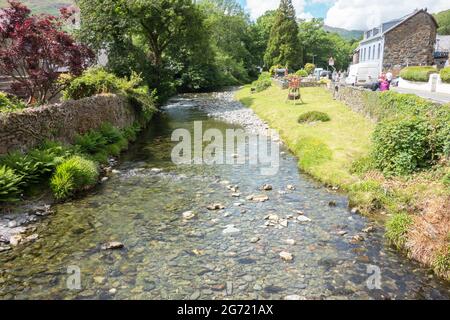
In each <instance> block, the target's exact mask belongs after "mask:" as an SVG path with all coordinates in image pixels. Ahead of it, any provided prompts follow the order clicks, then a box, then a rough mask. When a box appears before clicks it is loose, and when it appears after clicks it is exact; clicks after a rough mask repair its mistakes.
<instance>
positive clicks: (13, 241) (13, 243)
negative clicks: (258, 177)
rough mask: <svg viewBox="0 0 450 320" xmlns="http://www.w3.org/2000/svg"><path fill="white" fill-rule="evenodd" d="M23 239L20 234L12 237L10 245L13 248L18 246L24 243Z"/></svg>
mask: <svg viewBox="0 0 450 320" xmlns="http://www.w3.org/2000/svg"><path fill="white" fill-rule="evenodd" d="M22 239H23V237H22V236H21V235H20V234H15V235H12V236H11V237H10V238H9V244H10V245H11V246H13V247H15V246H18V245H19V243H20V242H22Z"/></svg>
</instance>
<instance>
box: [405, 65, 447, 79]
mask: <svg viewBox="0 0 450 320" xmlns="http://www.w3.org/2000/svg"><path fill="white" fill-rule="evenodd" d="M433 73H438V71H437V69H436V68H434V67H406V68H404V69H403V70H402V71H400V77H402V78H403V79H405V80H408V81H418V82H428V80H429V79H430V75H431V74H433Z"/></svg>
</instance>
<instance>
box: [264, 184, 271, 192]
mask: <svg viewBox="0 0 450 320" xmlns="http://www.w3.org/2000/svg"><path fill="white" fill-rule="evenodd" d="M262 189H263V190H264V191H270V190H272V189H273V188H272V186H271V185H270V184H265V185H263V186H262Z"/></svg>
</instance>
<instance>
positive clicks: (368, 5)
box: [313, 0, 450, 30]
mask: <svg viewBox="0 0 450 320" xmlns="http://www.w3.org/2000/svg"><path fill="white" fill-rule="evenodd" d="M313 1H315V2H325V1H327V0H313ZM334 2H335V3H334V5H333V6H332V7H331V8H330V10H328V13H327V17H326V19H325V23H326V24H327V25H330V26H333V27H339V28H345V29H357V30H367V29H370V28H372V27H374V26H376V25H378V24H380V23H381V22H383V21H388V20H391V19H395V18H400V17H402V16H404V15H407V14H408V13H411V12H413V11H414V10H415V9H422V8H428V11H429V12H438V11H442V10H446V9H450V3H449V1H448V0H408V1H392V0H378V1H376V2H369V1H367V0H335V1H334Z"/></svg>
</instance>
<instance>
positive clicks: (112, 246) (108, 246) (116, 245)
mask: <svg viewBox="0 0 450 320" xmlns="http://www.w3.org/2000/svg"><path fill="white" fill-rule="evenodd" d="M123 247H124V245H123V243H122V242H119V241H111V242H108V243H105V244H102V246H101V249H102V250H117V249H122V248H123Z"/></svg>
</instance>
